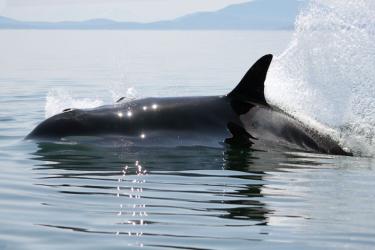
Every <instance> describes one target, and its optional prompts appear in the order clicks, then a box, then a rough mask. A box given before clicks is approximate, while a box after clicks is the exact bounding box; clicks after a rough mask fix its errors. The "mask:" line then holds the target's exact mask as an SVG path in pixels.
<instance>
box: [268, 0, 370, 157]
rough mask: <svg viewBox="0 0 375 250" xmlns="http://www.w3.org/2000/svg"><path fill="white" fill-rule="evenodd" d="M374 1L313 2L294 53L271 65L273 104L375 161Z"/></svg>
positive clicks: (301, 18)
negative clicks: (324, 129)
mask: <svg viewBox="0 0 375 250" xmlns="http://www.w3.org/2000/svg"><path fill="white" fill-rule="evenodd" d="M374 41H375V1H373V0H312V1H311V2H310V4H309V5H308V7H307V8H306V9H305V10H304V11H302V12H301V13H300V15H299V16H298V18H297V21H296V29H295V32H294V35H293V39H292V41H291V43H290V45H289V47H288V48H287V49H286V50H285V52H284V53H283V54H281V55H280V56H279V57H278V58H276V59H275V61H274V62H273V64H272V65H271V68H270V72H269V75H268V77H267V82H266V90H265V91H266V96H267V99H268V101H269V102H270V103H272V104H273V105H275V106H278V107H281V108H282V109H284V110H285V111H287V112H288V113H291V114H293V115H295V116H297V117H310V118H311V119H313V120H315V121H316V122H317V123H318V124H320V125H318V126H323V127H329V128H333V129H335V131H336V132H337V134H336V136H337V139H339V140H340V142H341V143H342V144H343V145H344V146H346V147H349V148H351V149H352V150H353V151H354V152H356V153H358V154H361V155H374V153H375V149H372V145H373V144H374V142H375V141H374V140H375V68H374V61H375V43H374Z"/></svg>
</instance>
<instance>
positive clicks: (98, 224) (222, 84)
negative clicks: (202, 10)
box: [0, 31, 375, 249]
mask: <svg viewBox="0 0 375 250" xmlns="http://www.w3.org/2000/svg"><path fill="white" fill-rule="evenodd" d="M290 37H291V33H289V32H228V31H226V32H220V31H215V32H171V31H169V32H159V31H155V32H151V31H148V32H143V31H131V32H129V31H0V55H1V56H0V174H1V179H0V202H1V203H0V249H139V248H144V249H373V248H374V247H375V191H374V190H375V181H374V180H375V170H374V166H375V165H374V164H375V162H374V161H373V160H372V159H370V158H354V157H338V156H330V155H316V154H307V153H293V152H274V151H270V152H247V151H238V150H233V149H229V148H222V149H219V148H205V147H199V146H196V147H178V148H172V149H171V148H134V147H133V148H132V147H126V146H125V145H121V144H119V143H117V144H114V145H112V146H108V145H107V146H100V145H89V144H77V143H62V142H61V143H36V142H32V141H24V140H23V137H24V136H25V135H26V134H27V133H28V132H29V131H31V129H32V128H33V127H34V126H35V125H36V124H37V123H38V122H40V121H42V120H43V119H44V117H45V114H46V112H47V113H48V112H49V113H51V112H52V111H51V109H52V110H53V109H54V108H61V107H69V106H70V105H75V106H80V105H81V106H85V105H87V104H90V103H91V104H92V103H93V101H95V102H94V103H98V102H99V103H100V102H102V103H112V102H113V100H114V99H115V98H116V97H118V96H121V95H124V94H125V93H126V92H127V89H128V88H130V87H132V88H133V91H132V93H133V94H134V92H136V94H135V95H136V96H138V97H143V96H176V95H177V96H183V95H215V94H225V93H227V92H229V91H230V90H231V89H232V88H233V87H234V86H235V84H236V83H237V82H238V81H239V80H240V78H241V77H242V75H243V73H244V72H245V71H246V70H247V69H248V67H249V66H250V65H251V64H252V63H253V62H254V61H255V60H256V59H257V58H258V57H260V56H261V55H263V54H266V53H270V52H271V53H275V54H278V53H280V52H282V51H283V49H284V48H285V46H286V45H287V43H288V41H289V39H290ZM51 91H52V92H53V91H57V93H60V94H52V95H51ZM59 91H60V92H59ZM61 92H63V93H64V94H61ZM48 93H50V94H48ZM128 94H129V92H128ZM47 96H48V97H49V102H47V101H46V98H47ZM87 98H89V99H87ZM46 103H48V105H46Z"/></svg>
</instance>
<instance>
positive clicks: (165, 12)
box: [0, 0, 251, 22]
mask: <svg viewBox="0 0 375 250" xmlns="http://www.w3.org/2000/svg"><path fill="white" fill-rule="evenodd" d="M249 1H251V0H0V16H6V17H9V18H14V19H17V20H22V21H67V20H70V21H80V20H87V19H93V18H107V19H113V20H117V21H135V22H152V21H158V20H169V19H174V18H176V17H180V16H183V15H186V14H189V13H194V12H197V11H215V10H218V9H221V8H224V7H226V6H228V5H231V4H236V3H243V2H249Z"/></svg>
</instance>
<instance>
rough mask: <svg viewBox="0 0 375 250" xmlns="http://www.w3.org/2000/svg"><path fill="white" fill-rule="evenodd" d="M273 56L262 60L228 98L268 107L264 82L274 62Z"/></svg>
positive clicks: (250, 70) (267, 56)
mask: <svg viewBox="0 0 375 250" xmlns="http://www.w3.org/2000/svg"><path fill="white" fill-rule="evenodd" d="M272 57H273V56H272V55H271V54H269V55H265V56H263V57H262V58H260V59H259V60H258V61H257V62H256V63H255V64H254V65H253V66H252V67H251V68H250V69H249V71H247V73H246V75H245V76H244V77H243V78H242V80H241V81H240V83H239V84H238V85H237V87H236V88H234V89H233V90H232V92H230V93H229V94H228V95H227V96H228V97H230V98H232V99H233V100H236V101H241V102H256V103H259V104H263V105H268V104H267V102H266V98H265V96H264V82H265V80H266V76H267V72H268V69H269V67H270V64H271V61H272Z"/></svg>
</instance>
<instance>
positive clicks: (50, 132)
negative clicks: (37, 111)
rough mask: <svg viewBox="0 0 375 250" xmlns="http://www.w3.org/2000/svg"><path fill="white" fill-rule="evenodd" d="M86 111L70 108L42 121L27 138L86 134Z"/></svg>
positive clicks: (54, 137)
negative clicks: (84, 117)
mask: <svg viewBox="0 0 375 250" xmlns="http://www.w3.org/2000/svg"><path fill="white" fill-rule="evenodd" d="M84 113H85V112H84V111H82V110H79V109H68V110H64V111H63V112H62V113H60V114H57V115H54V116H52V117H50V118H48V119H46V120H45V121H43V122H42V123H40V124H39V125H38V126H37V127H36V128H35V129H34V130H33V131H31V133H30V134H29V135H28V136H27V137H26V139H34V138H40V139H57V138H62V137H65V136H72V135H73V136H74V135H85V133H86V132H87V129H86V125H85V121H84V119H82V116H84Z"/></svg>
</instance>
